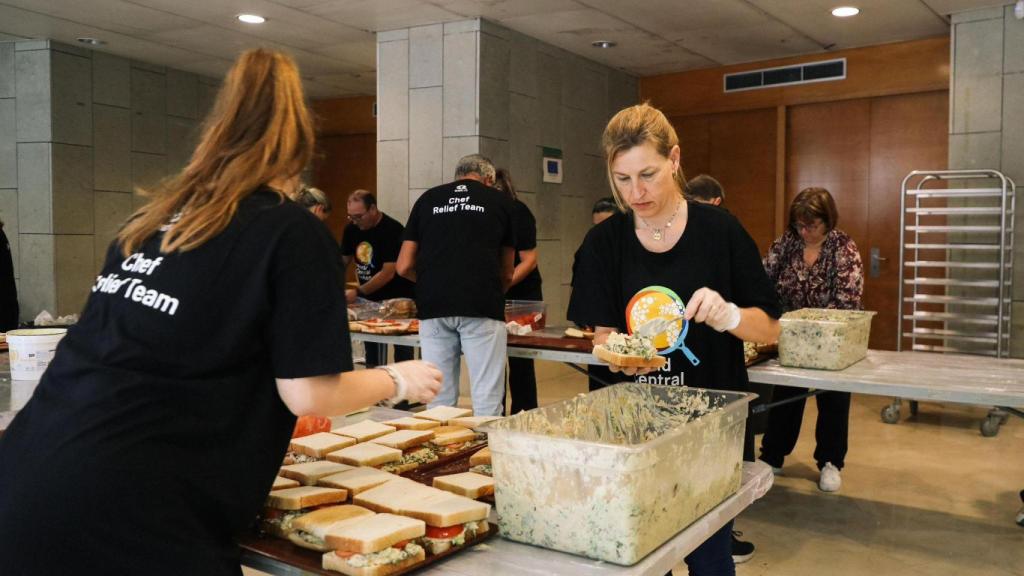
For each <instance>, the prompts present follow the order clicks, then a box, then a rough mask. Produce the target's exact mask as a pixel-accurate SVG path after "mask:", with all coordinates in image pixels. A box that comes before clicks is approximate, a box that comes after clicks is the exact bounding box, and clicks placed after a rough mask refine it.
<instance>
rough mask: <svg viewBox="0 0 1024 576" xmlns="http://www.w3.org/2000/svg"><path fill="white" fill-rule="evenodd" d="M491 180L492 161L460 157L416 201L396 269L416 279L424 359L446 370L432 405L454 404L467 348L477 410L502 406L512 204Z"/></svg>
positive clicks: (496, 410) (484, 412) (488, 412)
mask: <svg viewBox="0 0 1024 576" xmlns="http://www.w3.org/2000/svg"><path fill="white" fill-rule="evenodd" d="M493 183H494V165H493V164H492V163H491V161H490V160H488V159H487V158H485V157H483V156H480V155H479V154H472V155H470V156H466V157H464V158H462V159H461V160H459V163H458V166H457V167H456V169H455V182H452V183H450V184H443V185H441V186H437V187H434V188H431V189H430V190H427V191H426V192H424V193H423V195H422V196H420V198H419V200H417V201H416V204H415V206H413V208H412V212H411V213H410V214H409V222H408V224H407V226H406V229H405V241H404V242H403V243H402V252H401V254H400V255H399V257H398V273H399V274H401V275H402V276H405V277H406V278H408V279H410V280H413V281H415V282H416V308H417V310H418V311H419V316H420V320H421V323H420V342H421V346H422V348H421V352H422V354H423V359H424V360H427V361H429V362H433V363H434V364H436V365H437V366H438V367H439V368H440V369H441V372H442V374H443V375H444V381H443V383H442V386H441V392H440V393H439V394H438V395H437V398H436V399H435V400H434V402H433V403H431V406H455V405H456V404H457V403H458V400H459V357H460V355H461V354H462V353H465V354H466V364H467V365H468V366H469V375H470V380H471V382H470V384H471V391H472V396H473V411H474V412H475V413H476V414H477V415H478V416H492V415H493V416H497V415H501V414H502V413H503V412H504V408H503V404H504V399H505V351H506V344H507V341H506V333H505V291H506V290H507V289H508V287H509V284H510V283H511V281H512V272H513V269H514V265H513V256H514V246H515V230H514V226H513V221H514V216H513V214H514V210H515V209H514V207H513V205H512V200H511V199H510V198H509V197H508V196H506V195H505V194H504V193H502V192H499V191H498V190H495V189H494V188H491V185H492V184H493Z"/></svg>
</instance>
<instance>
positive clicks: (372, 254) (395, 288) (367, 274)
mask: <svg viewBox="0 0 1024 576" xmlns="http://www.w3.org/2000/svg"><path fill="white" fill-rule="evenodd" d="M346 208H347V210H348V220H349V224H348V226H346V227H345V232H344V234H343V235H342V237H341V259H342V262H343V264H344V269H345V270H348V266H349V264H351V263H352V261H353V260H355V263H356V278H357V279H358V280H359V287H358V288H354V289H353V288H350V289H348V290H346V291H345V297H346V299H347V300H348V301H349V302H350V303H351V302H355V300H356V298H358V297H362V298H366V299H367V300H372V301H374V302H380V301H381V300H388V299H390V298H412V297H413V285H412V283H411V282H409V281H408V280H406V279H405V278H402V277H401V276H399V275H398V274H396V273H395V261H396V260H398V251H399V249H401V247H402V234H403V232H404V231H405V228H404V227H403V226H402V224H401V223H400V222H398V220H395V219H394V218H392V217H390V216H388V215H387V214H385V213H383V212H381V211H380V210H378V209H377V198H376V197H374V195H373V194H372V193H371V192H369V191H367V190H356V191H355V192H353V193H352V194H351V195H350V196H349V197H348V202H347V203H346ZM413 357H414V352H413V349H412V347H411V346H395V362H401V361H402V360H412V359H413ZM381 364H387V345H386V344H373V343H369V342H368V343H367V344H366V366H367V367H368V368H372V367H374V366H380V365H381Z"/></svg>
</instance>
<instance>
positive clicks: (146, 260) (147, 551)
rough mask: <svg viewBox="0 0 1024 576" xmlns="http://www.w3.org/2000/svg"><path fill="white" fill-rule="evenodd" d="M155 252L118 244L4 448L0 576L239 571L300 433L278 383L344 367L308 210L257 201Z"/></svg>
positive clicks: (339, 327)
mask: <svg viewBox="0 0 1024 576" xmlns="http://www.w3.org/2000/svg"><path fill="white" fill-rule="evenodd" d="M115 244H116V243H115ZM159 244H160V235H159V234H157V235H156V236H154V237H153V238H151V239H150V240H149V241H147V242H146V243H145V244H144V245H143V246H142V247H141V248H140V249H139V250H138V251H137V252H136V253H135V254H132V255H130V256H129V257H128V258H125V257H124V256H122V255H121V253H120V250H119V248H118V247H117V246H116V245H112V246H111V248H110V249H109V250H108V252H107V260H106V264H105V265H104V267H103V270H102V272H101V273H100V275H99V277H97V280H96V283H95V285H94V286H93V289H92V294H91V295H90V298H89V300H88V302H87V304H86V306H85V310H84V311H83V313H82V318H81V321H80V322H79V323H78V324H77V325H75V326H73V327H72V328H70V329H69V330H68V333H67V336H65V338H64V339H63V340H62V341H61V343H60V344H59V346H58V348H57V353H56V356H55V358H54V359H53V361H52V363H51V364H50V367H49V369H48V370H47V371H46V373H45V374H44V375H43V378H42V380H41V382H40V384H39V387H38V388H37V389H36V391H35V394H34V395H33V396H32V399H31V400H30V401H29V402H28V404H27V405H26V406H25V408H24V409H23V410H22V411H21V412H20V413H19V414H18V415H17V417H15V419H14V421H13V422H12V423H11V426H10V428H9V429H8V430H7V432H6V433H5V434H4V436H2V437H0V573H2V574H5V575H7V576H13V575H20V574H57V573H69V574H73V573H82V574H100V573H102V574H177V575H180V574H238V573H239V563H238V556H239V553H238V548H237V546H236V545H235V544H234V540H235V538H236V537H237V535H238V534H239V533H240V532H242V531H243V530H244V529H245V528H246V527H247V526H248V525H250V523H251V522H252V521H253V519H254V517H255V515H256V513H257V512H258V511H259V509H260V507H261V505H262V504H263V501H264V498H265V497H266V494H267V493H268V492H269V490H270V486H271V483H272V482H273V479H274V476H275V473H276V471H277V469H278V467H279V466H280V465H281V460H282V458H283V456H284V453H285V451H286V449H287V447H288V441H289V438H290V436H291V431H292V428H293V427H294V425H295V417H294V416H293V415H292V414H291V413H290V412H289V411H288V409H287V407H286V406H285V405H284V403H283V402H282V401H281V399H280V397H279V396H278V393H277V388H276V384H275V378H298V377H306V376H316V375H322V374H334V373H338V372H342V371H347V370H351V369H352V361H351V350H350V343H349V335H348V328H347V322H346V317H345V300H344V293H343V289H342V285H341V283H340V281H339V278H340V273H339V270H338V267H337V260H336V258H337V256H336V255H337V246H336V244H335V243H334V240H333V239H332V238H331V237H330V235H329V233H328V232H327V228H326V227H325V226H323V225H322V224H320V223H319V222H318V221H317V220H316V219H315V218H314V217H313V216H312V215H311V214H310V213H309V212H308V211H306V210H305V209H304V208H302V207H300V206H298V205H297V204H295V203H293V202H291V201H282V200H281V198H280V197H279V196H278V195H276V194H274V193H272V192H270V191H268V190H263V191H257V192H255V193H253V194H251V195H249V196H248V197H247V198H245V199H244V200H242V202H241V203H240V205H239V207H238V212H237V214H236V215H235V217H234V218H233V219H232V221H231V223H230V224H229V225H228V227H227V228H226V229H225V230H224V231H223V232H221V233H220V234H219V235H217V236H216V237H215V238H213V239H212V240H210V241H208V242H207V243H205V244H203V245H202V246H200V247H199V248H196V249H194V250H191V251H188V252H184V253H181V252H178V253H172V254H161V253H160V252H159Z"/></svg>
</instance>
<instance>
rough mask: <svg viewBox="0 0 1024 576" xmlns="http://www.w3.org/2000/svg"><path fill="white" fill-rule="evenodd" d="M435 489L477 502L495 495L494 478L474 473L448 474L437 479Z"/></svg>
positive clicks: (435, 479)
mask: <svg viewBox="0 0 1024 576" xmlns="http://www.w3.org/2000/svg"><path fill="white" fill-rule="evenodd" d="M434 488H440V489H441V490H445V491H447V492H451V493H452V494H458V495H459V496H465V497H466V498H473V499H474V500H475V499H477V498H479V497H481V496H488V495H490V494H494V478H491V477H490V476H484V475H483V474H476V473H474V472H463V473H461V474H448V475H447V476H437V477H435V478H434Z"/></svg>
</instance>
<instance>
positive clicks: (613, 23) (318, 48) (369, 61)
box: [0, 0, 1008, 97]
mask: <svg viewBox="0 0 1024 576" xmlns="http://www.w3.org/2000/svg"><path fill="white" fill-rule="evenodd" d="M1006 3H1008V2H1006V1H998V0H636V1H625V0H0V39H4V38H7V39H12V38H49V39H53V40H58V41H62V42H68V43H72V44H74V43H75V39H76V38H79V37H83V36H87V37H93V38H98V39H100V40H103V41H104V42H105V44H104V45H102V46H100V47H98V48H97V49H98V50H102V51H105V52H110V53H113V54H118V55H121V56H127V57H131V58H135V59H138V60H143V61H146V62H151V63H155V64H162V65H166V66H171V67H174V68H178V69H182V70H188V71H192V72H197V73H200V74H205V75H208V76H221V75H223V74H224V73H225V72H226V71H227V69H228V67H229V66H230V63H231V61H232V60H233V59H234V57H235V55H236V54H238V52H240V51H241V50H243V49H246V48H250V47H253V46H266V47H272V48H279V49H284V50H287V51H288V52H290V53H291V54H292V55H293V56H294V57H295V58H296V60H297V61H298V62H299V65H300V67H301V68H302V74H303V77H304V78H305V80H306V85H307V90H308V91H309V93H310V95H311V96H313V97H328V96H347V95H356V94H373V93H374V92H375V90H376V72H375V71H376V41H375V36H374V33H375V32H379V31H383V30H393V29H396V28H405V27H410V26H417V25H425V24H435V23H438V22H449V21H455V20H464V19H468V18H477V17H482V18H486V19H488V20H491V21H494V22H498V23H500V24H502V25H504V26H506V27H508V28H511V29H513V30H517V31H519V32H522V33H525V34H528V35H530V36H533V37H535V38H538V39H540V40H542V41H544V42H547V43H548V44H552V45H555V46H558V47H561V48H564V49H566V50H568V51H570V52H573V53H576V54H579V55H581V56H584V57H586V58H589V59H591V60H594V61H597V62H601V63H603V64H607V65H609V66H612V67H615V68H619V69H622V70H625V71H627V72H630V73H632V74H636V75H638V76H648V75H652V74H662V73H666V72H678V71H682V70H689V69H694V68H707V67H711V66H719V65H725V64H736V63H740V62H751V61H757V60H766V59H770V58H779V57H785V56H795V55H801V54H813V53H819V52H824V51H827V50H836V49H843V48H852V47H856V46H869V45H872V44H881V43H885V42H894V41H900V40H912V39H916V38H924V37H929V36H937V35H943V34H947V33H948V31H949V20H948V17H947V15H948V14H950V13H953V12H959V11H963V10H971V9H975V8H980V7H988V6H996V5H1002V4H1006ZM842 4H852V5H855V6H857V7H859V8H860V9H861V13H860V15H858V16H855V17H853V18H845V19H840V18H835V17H833V16H832V15H831V13H830V11H831V9H832V8H834V7H836V6H838V5H842ZM243 12H245V13H255V14H260V15H262V16H264V17H266V18H267V22H266V23H264V24H260V25H249V24H243V23H241V22H238V21H237V20H236V19H235V16H236V15H237V14H239V13H243ZM595 40H612V41H615V42H617V43H618V46H617V47H616V48H613V49H610V50H601V49H597V48H594V47H592V46H591V42H593V41H595Z"/></svg>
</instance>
